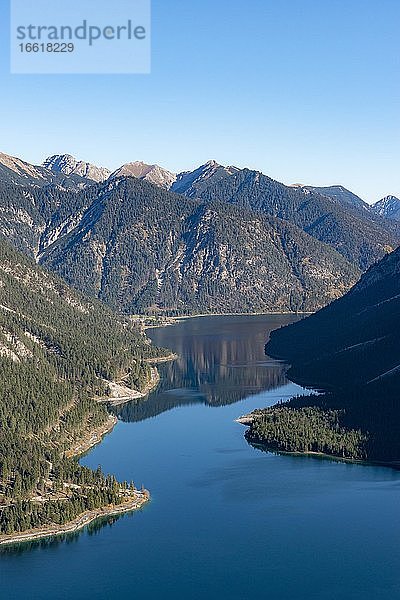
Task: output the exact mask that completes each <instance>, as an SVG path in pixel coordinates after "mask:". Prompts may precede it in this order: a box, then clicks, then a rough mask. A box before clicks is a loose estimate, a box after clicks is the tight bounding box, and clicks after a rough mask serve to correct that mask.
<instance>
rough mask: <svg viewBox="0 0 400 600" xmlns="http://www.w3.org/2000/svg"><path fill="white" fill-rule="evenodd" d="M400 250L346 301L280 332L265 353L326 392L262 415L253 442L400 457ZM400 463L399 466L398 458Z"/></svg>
mask: <svg viewBox="0 0 400 600" xmlns="http://www.w3.org/2000/svg"><path fill="white" fill-rule="evenodd" d="M399 328H400V249H398V250H396V251H395V252H393V253H392V254H391V255H388V256H387V257H385V258H384V259H382V260H381V261H380V262H379V263H378V264H376V265H375V266H373V267H371V268H370V269H369V270H368V271H367V273H366V274H365V275H363V277H362V278H361V280H360V282H359V283H358V284H357V285H356V286H354V288H353V289H352V290H351V291H350V292H349V293H348V294H346V295H345V296H344V297H343V298H341V299H339V300H337V301H336V302H334V303H332V304H331V305H330V306H328V307H326V308H324V309H322V310H321V311H319V312H318V313H316V314H314V315H312V316H310V317H308V318H306V319H304V320H302V321H300V322H298V323H295V324H293V325H290V326H288V327H285V328H283V329H280V330H278V331H275V332H273V333H272V335H271V339H270V341H269V343H268V344H267V346H266V352H267V353H269V354H270V355H273V356H275V357H279V358H284V359H286V360H288V361H289V362H290V363H291V364H292V367H291V368H290V370H289V377H290V378H291V379H293V380H295V381H298V382H302V383H305V384H308V385H310V386H313V387H319V388H323V389H325V390H327V393H324V394H322V395H321V396H318V397H316V396H313V397H307V398H305V399H297V400H292V401H291V402H290V403H289V404H288V405H284V406H280V407H279V406H278V407H275V408H272V409H266V410H265V411H261V413H260V414H259V415H258V416H257V417H256V418H255V420H254V424H253V425H252V426H251V428H250V431H249V433H248V437H249V439H251V440H252V441H256V442H267V445H268V446H270V447H273V448H275V449H280V450H291V451H293V450H297V451H310V450H312V451H319V452H326V453H331V454H335V455H339V456H348V457H355V458H368V459H375V460H384V461H390V462H394V461H400V438H399V435H398V431H399V427H400V343H399V338H398V331H399ZM399 464H400V463H399Z"/></svg>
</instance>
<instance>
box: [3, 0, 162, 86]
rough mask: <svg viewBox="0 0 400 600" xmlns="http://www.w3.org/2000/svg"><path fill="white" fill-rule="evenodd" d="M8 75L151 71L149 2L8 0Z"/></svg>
mask: <svg viewBox="0 0 400 600" xmlns="http://www.w3.org/2000/svg"><path fill="white" fill-rule="evenodd" d="M10 43H11V53H10V56H11V65H10V68H11V73H22V74H29V73H35V74H46V73H47V74H63V73H70V74H75V73H76V74H80V73H86V74H90V73H93V74H102V73H103V74H113V73H117V74H118V73H121V74H123V73H126V74H130V73H137V74H140V73H143V74H146V73H150V70H151V0H108V1H105V0H68V2H60V3H59V2H55V1H54V0H35V2H29V3H28V2H26V0H11V31H10Z"/></svg>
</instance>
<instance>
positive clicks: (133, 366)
mask: <svg viewBox="0 0 400 600" xmlns="http://www.w3.org/2000/svg"><path fill="white" fill-rule="evenodd" d="M0 305H1V306H0V310H1V317H2V326H1V330H0V381H1V386H0V544H2V543H9V542H10V541H18V540H22V539H23V540H26V539H36V538H37V537H40V536H44V535H46V536H47V535H54V534H56V533H59V532H65V531H73V530H76V529H78V528H79V527H82V526H83V525H86V524H87V523H88V522H90V520H93V519H94V518H97V517H98V516H103V515H105V514H111V513H119V512H122V511H126V510H133V509H135V508H138V507H139V506H141V505H142V504H143V503H144V502H146V501H147V500H148V497H149V495H148V492H146V491H145V490H141V491H139V490H137V489H136V488H135V486H134V484H133V483H127V482H118V481H117V480H116V479H115V477H113V476H112V475H107V476H106V475H105V474H103V473H102V471H101V469H100V468H98V469H97V470H96V471H92V470H90V469H88V468H86V467H82V466H80V465H79V463H78V460H77V455H79V454H82V453H83V452H84V451H86V450H88V449H89V448H90V447H92V446H93V445H94V444H96V443H97V442H99V441H100V440H101V438H102V436H103V435H104V434H105V433H107V432H108V431H110V430H111V429H112V428H113V427H114V425H115V423H116V418H115V417H111V416H110V415H109V413H108V411H107V408H106V405H105V404H103V403H102V402H101V401H103V400H104V398H107V396H112V393H111V390H110V387H109V383H110V384H112V383H117V384H118V385H122V384H123V385H124V389H129V390H131V391H132V393H134V394H139V395H140V393H141V392H148V391H149V390H150V388H151V387H152V386H154V385H155V384H156V383H157V378H155V377H154V367H151V365H150V363H151V361H152V360H153V359H157V358H162V357H165V358H167V357H168V351H166V350H163V349H159V348H155V347H153V346H152V345H151V344H150V342H149V340H148V339H147V338H146V337H145V336H144V335H143V333H142V332H141V331H140V328H138V327H137V326H135V324H134V323H132V321H131V320H130V319H129V318H128V317H123V316H120V315H117V314H116V313H114V312H113V311H112V310H110V309H108V308H107V307H105V306H104V305H102V304H100V303H99V302H98V301H96V300H91V299H88V298H86V297H85V296H83V295H82V294H80V293H79V292H76V291H73V290H72V289H71V288H69V287H68V286H67V285H66V284H65V283H64V282H62V281H61V280H60V279H59V278H58V277H57V276H53V275H51V274H49V273H48V272H46V271H44V270H43V269H42V268H41V267H39V266H38V265H36V264H35V263H34V262H33V260H31V259H29V258H28V257H25V256H23V255H22V254H20V253H19V252H17V251H16V250H15V249H13V248H12V247H11V246H9V245H8V244H7V243H6V242H5V241H3V240H0ZM24 532H25V533H24Z"/></svg>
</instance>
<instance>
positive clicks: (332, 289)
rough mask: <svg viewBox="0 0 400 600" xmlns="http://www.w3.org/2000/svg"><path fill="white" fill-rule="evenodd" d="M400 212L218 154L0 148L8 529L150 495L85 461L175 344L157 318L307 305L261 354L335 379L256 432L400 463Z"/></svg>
mask: <svg viewBox="0 0 400 600" xmlns="http://www.w3.org/2000/svg"><path fill="white" fill-rule="evenodd" d="M399 214H400V200H398V199H397V198H395V197H394V196H389V197H387V198H384V199H383V200H381V201H378V202H377V203H376V204H375V205H374V206H372V207H371V206H369V205H367V204H366V203H365V202H364V201H363V200H362V199H361V198H359V197H358V196H356V195H355V194H353V193H352V192H350V191H349V190H347V189H345V188H344V187H342V186H340V185H335V186H330V187H323V188H321V187H313V186H303V185H293V186H286V185H284V184H282V183H280V182H277V181H275V180H273V179H271V178H270V177H268V176H267V175H264V174H263V173H260V172H258V171H254V170H251V169H240V168H237V167H234V166H222V165H219V164H218V163H216V162H215V161H209V162H208V163H206V164H204V165H201V166H200V167H198V168H196V169H194V170H193V171H187V172H184V173H180V174H175V173H171V172H170V171H167V170H165V169H163V168H162V167H160V166H158V165H147V164H145V163H142V162H132V163H127V164H126V165H123V166H121V167H120V168H119V169H117V170H116V171H114V172H111V171H110V170H109V169H107V168H104V167H98V166H96V165H92V164H90V163H86V162H84V161H79V160H76V159H75V158H73V157H72V156H70V155H56V156H51V157H49V158H47V159H46V160H45V161H44V163H43V165H41V166H35V165H31V164H29V163H27V162H25V161H23V160H22V159H20V158H15V157H11V156H9V155H6V154H0V319H1V325H0V381H1V383H2V385H1V393H0V450H1V452H0V542H9V541H10V540H14V539H15V538H17V539H18V536H20V535H21V534H23V533H24V532H25V534H26V532H32V535H33V536H40V535H49V532H51V533H54V532H57V531H58V530H64V531H65V528H67V529H68V527H70V526H71V527H75V525H77V524H78V526H79V523H83V524H85V523H86V522H87V518H89V519H90V518H97V516H99V515H100V514H107V512H108V513H113V512H117V513H118V512H121V511H123V510H131V509H133V508H137V507H138V506H140V505H141V504H142V503H143V502H144V501H146V500H147V499H148V495H147V492H146V491H145V490H138V489H136V486H135V485H134V483H133V482H130V483H128V482H118V481H117V480H116V479H115V477H113V476H111V475H105V474H103V473H102V471H101V469H98V470H97V471H93V470H90V469H87V468H85V467H82V466H80V465H79V463H78V462H77V458H76V456H75V455H76V454H79V453H81V452H82V451H84V450H85V449H87V448H88V447H90V446H91V445H92V443H95V442H97V441H99V440H100V439H101V436H102V435H103V434H104V433H105V432H106V431H107V430H109V429H110V428H111V427H112V426H113V424H114V423H115V420H113V419H112V418H110V415H109V413H108V411H107V409H106V405H105V404H104V400H107V399H108V400H109V399H110V398H112V396H113V391H114V392H115V390H117V392H116V393H114V396H118V395H119V396H121V395H122V399H123V398H124V396H123V394H122V391H123V390H125V391H126V390H128V392H129V390H131V391H132V397H141V396H143V395H146V394H147V393H148V392H149V391H150V389H151V388H152V386H153V385H156V384H157V373H156V371H155V368H154V367H152V366H151V363H152V362H153V361H157V360H168V359H170V358H173V356H171V354H170V352H169V350H168V349H164V348H156V347H154V346H152V345H151V344H150V342H149V340H148V339H147V337H146V336H145V334H144V331H143V323H144V322H145V321H146V319H147V318H149V317H151V318H153V319H156V320H157V319H161V318H164V317H174V316H179V315H196V314H212V313H253V312H264V313H273V312H277V313H284V312H291V313H315V314H313V315H312V316H310V317H309V318H305V319H303V320H301V321H299V322H298V323H296V324H294V325H291V326H289V327H286V328H283V329H282V330H279V331H277V332H274V333H273V334H272V336H271V340H270V342H269V344H268V346H267V349H266V351H267V353H269V354H271V355H273V356H277V357H279V358H282V359H284V360H286V361H288V362H290V363H291V364H292V367H291V369H290V371H289V375H290V377H292V378H293V380H296V381H299V382H301V383H306V384H307V385H310V386H311V387H319V388H321V389H322V390H324V393H323V394H322V395H320V396H318V397H317V399H316V397H315V396H314V397H310V398H308V397H307V398H306V399H305V398H302V399H297V400H292V401H291V402H290V403H289V404H287V405H284V406H278V407H273V408H272V409H266V410H265V411H264V410H261V411H257V412H256V413H254V414H252V415H251V416H250V420H249V422H250V428H249V430H248V431H247V433H246V436H247V438H248V440H249V441H250V442H251V443H254V444H257V445H261V446H263V447H265V448H269V449H273V450H278V451H287V452H321V453H326V454H332V455H334V456H338V457H341V458H350V459H363V460H364V459H368V460H370V459H374V460H381V461H385V462H393V461H397V460H399V459H400V447H399V446H398V442H397V436H396V430H397V426H398V424H399V419H400V412H399V409H398V408H397V404H398V389H399V381H398V377H399V372H400V371H399V364H400V354H399V344H398V341H397V338H396V336H395V334H394V333H393V332H394V331H396V328H397V327H398V325H399V319H400V310H399V298H400V290H399V289H398V281H399V278H398V273H399V264H400V260H399V251H398V250H396V248H397V247H398V245H399V243H400V220H399V218H398V215H399ZM266 341H267V340H266ZM377 357H378V358H377ZM338 382H339V383H338ZM118 390H119V391H118ZM121 390H122V391H121ZM128 397H129V393H128ZM117 401H118V398H117V397H114V402H115V403H116V402H117ZM88 440H89V442H88ZM82 515H85V517H82ZM82 519H83V520H82ZM71 523H72V525H71Z"/></svg>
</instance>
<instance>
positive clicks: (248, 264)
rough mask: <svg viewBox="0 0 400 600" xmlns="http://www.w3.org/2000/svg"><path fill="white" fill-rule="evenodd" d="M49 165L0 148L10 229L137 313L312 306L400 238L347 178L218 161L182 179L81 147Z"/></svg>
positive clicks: (27, 247) (399, 227)
mask: <svg viewBox="0 0 400 600" xmlns="http://www.w3.org/2000/svg"><path fill="white" fill-rule="evenodd" d="M44 165H45V166H41V167H35V166H33V165H29V164H28V163H25V162H24V161H21V160H19V159H15V158H12V157H8V156H7V155H4V154H3V155H0V207H1V213H0V233H1V234H2V235H3V236H4V237H6V238H7V239H9V240H10V241H11V242H12V243H14V245H15V246H16V247H17V248H19V249H20V250H22V251H23V252H25V253H27V254H29V255H31V256H33V257H34V258H35V259H36V261H37V262H39V263H41V264H43V265H45V266H47V267H48V268H50V269H52V270H54V271H55V272H56V273H58V274H59V275H61V276H62V277H64V279H65V280H66V281H67V282H68V283H70V284H71V285H73V286H75V287H76V288H78V289H79V290H81V291H84V292H86V293H89V294H91V295H92V296H95V297H97V298H100V299H102V300H103V301H105V302H107V303H109V304H110V305H111V306H112V307H114V308H117V309H120V310H124V311H127V312H142V311H148V310H151V311H158V310H161V311H169V312H172V313H184V312H210V311H212V312H226V311H237V312H242V311H243V312H247V311H254V310H263V311H275V310H277V311H304V310H306V311H308V310H310V311H313V310H316V309H317V308H319V307H321V306H324V305H325V304H327V303H329V302H330V301H331V300H332V299H335V298H337V297H339V296H341V295H342V294H343V293H344V292H345V291H346V290H348V289H349V287H350V286H351V285H352V284H353V283H355V281H356V280H357V279H358V277H359V275H360V273H361V272H362V271H363V270H365V269H366V268H367V267H368V266H369V265H371V264H373V263H374V262H375V261H376V260H378V259H380V258H381V257H382V256H383V255H384V254H385V253H387V252H390V251H392V250H393V249H394V248H395V247H397V245H398V243H399V240H400V224H399V223H397V222H396V221H393V220H390V219H387V218H385V217H382V216H380V215H377V214H375V213H374V212H372V211H371V210H369V209H368V207H367V206H366V205H364V203H363V202H362V200H361V199H359V198H358V197H357V196H355V195H354V194H352V193H351V192H349V191H348V190H345V189H344V188H341V187H339V186H335V187H333V188H316V189H312V188H310V187H306V188H305V187H293V186H285V185H283V184H282V183H279V182H277V181H274V180H273V179H271V178H269V177H267V176H266V175H263V174H262V173H260V172H258V171H251V170H249V169H238V168H237V167H233V166H230V167H224V166H222V165H219V164H218V163H216V162H215V161H209V162H208V163H206V164H204V165H202V166H201V167H199V168H198V169H195V170H194V171H188V172H185V173H181V174H179V175H175V174H173V173H171V172H169V171H167V170H165V169H162V168H161V167H159V166H157V165H146V164H144V163H142V162H133V163H127V164H126V165H123V166H122V167H121V168H120V169H117V171H115V172H114V173H110V171H109V170H107V169H104V168H99V167H96V166H95V165H91V164H89V163H84V162H82V161H78V160H76V159H74V158H73V157H71V156H70V155H56V156H52V157H50V158H48V159H46V161H45V162H44ZM322 192H323V193H322Z"/></svg>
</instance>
